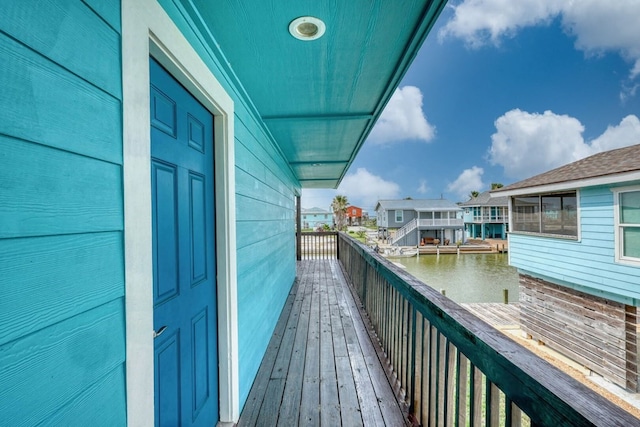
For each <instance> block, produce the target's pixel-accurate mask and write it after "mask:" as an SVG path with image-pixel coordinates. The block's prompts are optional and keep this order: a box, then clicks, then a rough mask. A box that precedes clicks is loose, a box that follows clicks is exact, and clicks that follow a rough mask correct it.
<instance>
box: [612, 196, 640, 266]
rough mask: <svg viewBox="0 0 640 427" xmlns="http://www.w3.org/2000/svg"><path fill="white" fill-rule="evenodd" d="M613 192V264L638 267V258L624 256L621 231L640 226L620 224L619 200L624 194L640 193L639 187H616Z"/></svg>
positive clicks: (639, 225)
mask: <svg viewBox="0 0 640 427" xmlns="http://www.w3.org/2000/svg"><path fill="white" fill-rule="evenodd" d="M611 191H612V192H613V220H614V244H615V248H614V252H615V262H616V263H618V264H628V265H633V266H640V257H631V256H626V255H624V253H623V251H624V247H623V245H624V237H623V236H624V235H623V230H624V229H625V228H628V227H634V228H638V227H640V224H633V223H629V224H627V223H622V222H621V221H620V198H621V195H622V194H624V193H638V192H640V185H634V186H631V187H618V188H612V189H611Z"/></svg>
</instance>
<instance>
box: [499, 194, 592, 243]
mask: <svg viewBox="0 0 640 427" xmlns="http://www.w3.org/2000/svg"><path fill="white" fill-rule="evenodd" d="M572 193H573V194H574V197H575V200H576V208H575V212H576V214H575V215H576V233H575V235H574V234H558V233H549V232H544V231H543V230H544V229H545V228H544V217H545V211H544V209H543V204H542V200H543V198H545V197H546V198H548V197H558V196H569V195H571V194H572ZM516 198H536V199H537V201H538V204H537V205H535V206H534V205H532V207H534V208H536V207H537V211H534V212H532V214H535V215H536V216H537V221H534V222H537V230H538V231H533V230H518V229H517V227H516V223H517V221H516V218H518V217H520V215H524V214H520V213H519V212H517V211H516V204H515V199H516ZM561 206H562V205H561ZM558 212H562V208H561V210H560V211H558ZM509 215H510V221H509V228H510V230H511V231H510V233H513V234H524V235H528V236H540V237H550V238H553V239H562V240H573V241H580V240H581V225H580V191H579V190H564V191H554V192H544V193H530V194H518V195H514V196H511V197H510V198H509Z"/></svg>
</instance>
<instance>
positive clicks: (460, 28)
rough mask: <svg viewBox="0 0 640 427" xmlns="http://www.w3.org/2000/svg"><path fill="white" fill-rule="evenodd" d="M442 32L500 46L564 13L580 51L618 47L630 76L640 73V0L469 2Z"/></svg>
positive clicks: (565, 25) (477, 43) (456, 9)
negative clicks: (628, 64)
mask: <svg viewBox="0 0 640 427" xmlns="http://www.w3.org/2000/svg"><path fill="white" fill-rule="evenodd" d="M451 7H452V8H453V10H454V15H453V18H452V19H451V20H450V21H449V22H447V24H446V25H445V26H444V27H443V28H442V30H440V33H439V36H440V38H443V37H446V36H453V37H458V38H461V39H463V40H464V41H465V42H466V43H467V44H469V45H470V46H473V47H478V46H482V45H484V44H487V43H491V44H499V43H500V41H501V40H502V39H503V38H505V37H512V36H514V35H515V33H516V32H517V31H518V30H519V29H521V28H524V27H530V26H536V25H546V24H548V23H549V22H550V21H551V20H553V19H555V18H556V17H558V16H560V17H561V19H562V26H563V28H564V30H565V32H567V33H568V34H570V35H572V36H574V37H575V39H576V41H575V47H576V49H579V50H582V51H584V52H585V53H586V54H588V55H593V54H596V55H597V54H600V53H602V52H605V51H614V52H617V53H619V54H620V55H621V56H622V57H623V58H625V59H626V60H628V61H630V62H631V63H632V64H633V65H632V68H631V70H630V78H635V77H636V76H638V75H640V25H638V17H639V16H640V2H639V1H638V0H616V1H612V2H605V1H602V0H581V1H567V0H518V1H513V0H464V1H463V2H462V3H460V4H458V5H457V6H451Z"/></svg>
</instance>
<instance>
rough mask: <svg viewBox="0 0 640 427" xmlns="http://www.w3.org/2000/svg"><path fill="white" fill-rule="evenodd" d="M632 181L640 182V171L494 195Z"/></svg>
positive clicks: (560, 189) (501, 191)
mask: <svg viewBox="0 0 640 427" xmlns="http://www.w3.org/2000/svg"><path fill="white" fill-rule="evenodd" d="M631 181H640V171H632V172H625V173H619V174H614V175H606V176H598V177H591V178H584V179H578V180H573V181H564V182H557V183H550V184H543V185H534V186H528V187H522V188H514V189H512V190H509V189H506V190H502V189H499V190H494V191H492V192H491V193H492V194H499V195H500V196H507V197H511V196H521V195H524V194H537V193H557V192H560V191H567V190H576V189H579V188H585V187H595V186H601V185H613V184H624V183H628V182H631Z"/></svg>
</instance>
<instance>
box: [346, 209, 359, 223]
mask: <svg viewBox="0 0 640 427" xmlns="http://www.w3.org/2000/svg"><path fill="white" fill-rule="evenodd" d="M347 225H362V208H359V207H357V206H347Z"/></svg>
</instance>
